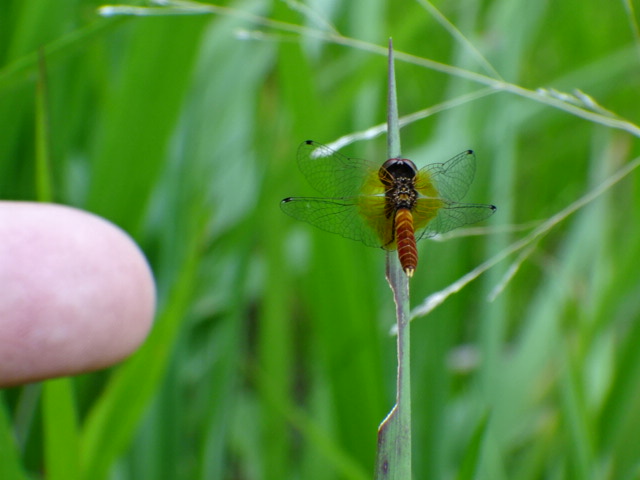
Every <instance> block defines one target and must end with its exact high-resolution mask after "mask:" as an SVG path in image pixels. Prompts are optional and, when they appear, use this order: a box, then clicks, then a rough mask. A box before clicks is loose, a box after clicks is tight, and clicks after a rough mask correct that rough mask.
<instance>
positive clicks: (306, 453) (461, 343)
mask: <svg viewBox="0 0 640 480" xmlns="http://www.w3.org/2000/svg"><path fill="white" fill-rule="evenodd" d="M225 4H226V6H228V7H230V8H232V9H233V10H230V11H226V12H225V11H223V12H220V13H219V14H216V15H200V16H191V15H180V16H171V17H168V16H153V17H113V18H104V17H100V16H99V15H98V13H97V8H98V7H99V6H100V5H102V2H100V1H96V0H75V1H74V0H58V1H56V2H43V1H35V0H30V1H18V0H3V1H2V2H1V3H0V61H1V63H2V66H1V67H0V122H1V126H0V197H1V198H2V199H22V200H34V199H36V198H38V195H39V193H38V192H39V191H38V189H37V186H36V185H37V183H36V180H35V179H36V176H37V174H39V173H42V172H41V171H39V170H38V169H37V168H36V164H37V163H36V159H37V157H38V155H37V152H38V147H39V143H38V141H37V139H36V134H35V132H36V125H37V124H38V120H37V118H38V117H37V114H36V82H37V78H38V58H37V51H38V49H39V48H41V47H42V48H43V52H44V58H45V62H46V67H47V88H48V93H49V98H48V104H47V111H48V115H49V124H48V125H49V133H50V160H51V175H52V179H53V185H54V191H53V198H54V200H55V201H56V202H60V203H64V204H69V205H74V206H76V207H79V208H82V209H86V210H89V211H91V212H95V213H97V214H99V215H102V216H104V217H106V218H107V219H109V220H111V221H112V222H114V223H116V224H117V225H119V226H121V227H122V228H124V229H125V230H126V231H127V232H129V233H130V234H131V235H132V236H133V237H134V238H135V239H136V241H137V242H138V243H139V245H140V246H141V247H142V249H143V250H144V252H145V254H146V255H147V258H148V259H149V262H150V264H151V266H152V268H153V271H154V273H155V278H156V281H157V286H158V292H159V306H158V315H157V319H156V323H155V326H154V330H153V332H152V334H151V336H150V338H149V339H148V341H147V343H146V344H145V345H144V347H143V348H142V349H141V350H140V351H139V352H138V353H137V354H136V355H134V356H133V357H132V358H131V359H129V360H127V361H126V362H124V363H123V364H122V365H119V366H116V367H114V368H112V369H110V370H108V371H103V372H98V373H95V374H90V375H85V376H81V377H78V378H73V379H62V380H56V381H51V382H45V383H43V384H41V385H29V386H25V387H21V388H14V389H9V390H6V391H4V392H0V399H1V400H2V402H1V403H0V405H1V408H0V478H2V479H26V478H50V479H57V478H60V479H65V480H69V479H161V478H162V479H164V478H167V479H199V478H202V479H225V480H227V479H228V480H254V479H306V480H313V479H367V478H373V465H374V457H375V448H376V430H377V426H378V424H379V422H380V421H381V420H382V419H383V418H384V416H385V415H386V414H387V412H388V411H389V410H390V409H391V407H392V405H393V401H394V396H395V369H396V357H395V338H394V337H392V336H390V335H389V330H390V328H391V326H392V325H393V323H394V316H393V315H394V314H393V304H392V300H391V293H390V291H389V289H388V286H387V285H386V282H385V279H384V252H383V251H382V250H376V249H371V248H367V247H365V246H363V245H361V244H358V243H356V242H352V241H349V240H346V239H343V238H341V237H339V236H334V235H330V234H327V233H324V232H322V231H318V230H316V229H314V228H313V227H311V226H309V225H306V224H299V223H296V222H295V221H293V220H292V219H291V218H289V217H287V216H286V215H284V214H283V213H282V212H281V211H280V209H279V201H280V200H281V199H282V198H284V197H287V196H290V195H304V194H312V190H311V188H310V187H309V186H308V185H307V184H306V181H305V179H304V178H303V177H302V175H301V174H300V172H299V171H298V169H297V165H296V161H295V152H296V149H297V146H298V145H299V144H300V142H302V141H303V140H306V139H308V138H310V139H314V140H316V141H319V142H322V143H329V142H332V141H334V140H336V139H337V138H339V137H341V136H343V135H348V134H352V133H354V132H358V131H361V130H364V129H366V128H369V127H371V126H374V125H377V124H380V123H382V122H384V120H385V103H386V77H385V76H386V58H385V56H384V47H385V45H386V42H387V39H388V38H389V37H390V36H392V37H393V39H394V44H395V48H396V50H397V51H398V52H405V53H409V54H411V55H413V56H414V57H412V58H413V60H414V61H409V60H411V59H410V58H408V57H406V56H404V57H403V56H402V54H401V53H398V59H397V65H396V70H397V72H396V75H397V77H396V81H397V88H398V97H399V108H400V114H401V115H406V114H410V113H413V112H416V111H419V110H422V109H426V108H430V107H437V106H439V105H442V104H443V102H453V103H445V104H444V106H443V108H436V110H437V111H436V112H434V114H433V115H431V116H428V117H427V118H425V119H422V120H419V121H415V122H412V123H410V124H409V125H407V126H405V127H404V128H403V129H402V142H403V143H402V145H403V151H404V154H405V156H407V157H409V158H411V159H413V160H414V161H415V162H416V163H417V164H418V165H419V166H422V165H425V164H428V163H433V162H442V161H445V160H447V159H448V158H449V157H451V156H453V155H455V154H456V153H459V152H461V151H463V150H465V149H468V148H472V149H474V150H475V151H476V155H477V158H478V168H477V173H476V180H475V182H474V185H473V188H472V190H471V192H470V193H469V194H468V195H467V198H466V200H469V201H471V202H479V203H494V204H496V205H497V206H498V212H497V213H496V214H495V215H494V216H493V217H492V218H491V219H490V221H489V222H486V223H485V224H484V225H482V226H483V227H485V228H484V229H482V230H481V231H480V232H478V231H476V230H472V231H462V233H463V234H464V233H473V235H462V236H459V237H454V238H450V239H448V241H445V242H439V241H424V242H421V244H420V254H421V263H420V266H419V268H418V270H417V272H416V275H415V276H414V278H413V280H412V282H411V288H412V304H413V305H419V304H420V303H422V302H423V301H424V300H425V298H427V297H428V295H430V294H432V293H434V292H437V291H439V290H440V289H443V288H445V287H446V286H447V285H449V284H451V283H452V282H454V281H455V280H457V279H458V278H460V277H461V276H462V275H464V274H465V273H467V272H469V271H471V270H472V269H474V268H475V267H476V266H478V265H479V264H481V263H482V262H483V261H485V260H486V259H489V258H492V257H493V256H494V255H500V254H501V253H504V252H506V251H507V249H508V248H509V246H510V245H511V244H512V243H513V242H516V241H518V240H520V239H522V238H525V237H526V236H527V235H529V234H530V232H531V231H532V229H533V228H535V227H536V226H538V225H540V223H539V222H544V221H549V222H550V223H549V225H550V226H552V228H551V229H550V230H549V231H548V233H547V234H546V235H541V236H538V237H536V238H535V239H534V240H533V241H532V242H530V243H528V244H527V246H526V250H525V251H524V253H523V254H522V255H521V256H518V255H520V254H521V252H522V251H519V252H517V253H513V254H511V255H509V256H507V258H506V259H505V260H503V261H502V262H498V263H497V264H496V265H495V266H493V268H491V269H489V270H488V271H487V272H486V273H485V274H483V275H482V276H480V277H479V278H478V279H477V280H475V281H474V282H471V283H470V284H469V285H468V286H466V288H464V289H462V290H461V291H460V292H459V293H456V294H455V295H452V296H451V297H449V298H447V299H446V301H445V302H444V303H443V304H442V305H440V306H439V307H438V308H436V309H435V310H434V311H432V312H431V313H430V314H429V315H427V316H423V317H419V318H417V319H416V320H415V321H414V322H413V324H412V376H413V384H412V390H413V392H412V393H413V395H412V399H413V409H414V412H413V440H414V444H413V469H414V478H416V479H454V478H459V479H463V478H477V479H491V480H499V479H543V478H544V479H637V478H640V358H639V356H640V348H638V343H639V342H640V323H639V322H638V319H639V318H640V273H639V266H640V228H639V225H640V223H639V222H638V215H639V213H638V212H639V210H640V209H639V208H638V205H639V200H640V199H639V198H638V197H639V194H640V192H639V191H638V180H639V179H638V175H637V173H635V172H633V171H631V173H630V174H628V175H625V176H624V177H623V179H622V180H621V181H620V182H619V183H617V184H616V185H615V186H614V187H613V188H611V189H609V190H607V191H606V193H604V194H602V195H599V196H597V198H596V199H595V200H594V201H593V202H591V203H589V204H588V205H585V206H583V207H582V208H580V209H578V211H577V212H576V213H574V214H573V215H571V216H569V217H568V218H567V219H566V220H564V221H557V222H556V221H555V220H554V218H553V215H554V214H556V213H557V212H559V211H561V210H562V209H564V208H566V207H568V206H570V205H571V204H572V203H573V202H575V201H576V200H577V199H579V198H581V197H582V196H583V195H586V194H588V193H589V192H592V191H593V190H594V189H595V188H597V186H598V185H600V184H601V183H602V182H603V181H606V180H607V179H610V178H612V175H614V172H616V171H617V170H618V169H620V168H624V166H625V165H629V164H630V162H632V161H633V159H634V157H635V156H636V155H638V145H637V142H635V141H634V138H633V137H634V135H637V134H638V129H637V127H634V126H633V124H632V123H629V124H625V123H622V122H620V123H617V124H615V125H613V127H614V128H612V127H610V126H607V125H606V124H607V122H608V120H607V118H611V116H609V115H608V114H607V113H606V112H604V113H603V112H596V114H595V115H589V113H586V110H585V109H584V108H583V107H584V105H582V104H580V102H579V101H578V100H577V99H575V98H574V99H570V98H568V100H570V101H574V102H577V106H574V107H570V106H567V105H566V104H563V103H562V101H561V99H560V100H559V99H558V97H557V96H553V95H550V94H544V95H543V94H536V93H535V92H536V89H538V88H547V89H557V90H558V91H561V92H565V93H568V94H569V93H571V92H573V91H574V89H580V90H581V91H583V92H585V93H587V94H588V95H590V96H592V97H593V98H594V99H595V100H596V101H597V102H598V103H599V104H600V105H603V106H604V107H605V108H606V109H608V110H611V111H613V112H616V114H617V115H619V116H620V117H621V118H623V119H628V120H629V122H634V121H637V117H638V112H639V111H640V95H638V93H639V81H640V43H639V42H638V38H637V35H636V34H635V32H637V22H636V13H635V12H634V10H633V9H634V7H637V5H633V3H632V2H631V0H628V1H624V0H623V1H616V2H612V1H609V0H585V1H571V0H565V1H559V2H544V1H526V0H486V1H482V0H466V1H453V0H442V1H437V2H435V5H436V6H437V7H438V8H439V9H440V11H441V12H442V14H444V15H445V16H446V17H447V18H448V19H449V20H450V21H451V22H452V24H453V25H455V27H456V28H457V29H459V30H457V32H458V33H456V30H452V28H451V26H450V25H447V24H446V22H443V21H442V20H441V19H438V16H437V14H436V13H434V12H433V11H432V10H431V9H430V8H429V6H428V4H427V3H426V2H424V1H409V0H401V1H399V2H391V1H384V0H358V1H350V2H337V1H324V2H323V1H309V2H308V3H305V4H299V3H294V2H284V1H266V0H262V1H260V0H255V1H250V0H249V1H235V2H234V1H230V2H225ZM251 15H255V17H251ZM266 18H269V19H272V20H277V21H278V22H283V23H277V24H276V23H269V22H265V21H264V19H266ZM291 27H294V28H291ZM336 32H340V34H341V35H344V37H338V36H337V33H336ZM463 37H464V38H466V41H465V40H463ZM354 40H357V42H356V41H354ZM374 45H375V46H379V48H378V47H376V48H372V46H374ZM483 57H484V60H483ZM422 59H430V60H434V61H437V62H442V64H441V65H451V66H456V67H459V68H461V69H464V71H470V72H476V73H479V74H481V75H484V77H482V79H480V81H481V82H484V84H482V83H479V82H478V81H473V80H471V79H465V78H462V77H461V76H460V75H458V73H459V71H437V70H434V69H433V68H429V66H428V65H427V66H425V65H424V64H421V61H422ZM438 68H440V67H438ZM456 72H458V73H456ZM502 81H504V82H509V83H502ZM487 85H490V86H492V87H493V90H491V94H489V92H488V91H484V89H486V88H487ZM517 87H522V88H524V89H528V90H526V91H524V90H520V91H518V90H517ZM549 91H550V90H549ZM475 94H477V95H475ZM469 95H475V97H474V98H475V100H471V97H469ZM609 123H610V122H609ZM617 127H621V128H617ZM625 130H626V131H625ZM342 151H343V152H344V153H345V154H347V155H350V156H357V157H363V158H369V159H372V160H375V161H379V162H383V161H384V160H385V159H386V158H385V154H384V152H385V138H384V136H379V137H377V138H374V139H368V140H365V141H358V142H355V143H353V144H351V145H349V146H347V147H345V148H344V149H343V150H342ZM631 165H632V166H635V164H631ZM477 233H480V234H479V235H477ZM518 267H519V268H518ZM497 287H503V288H502V289H501V291H500V292H499V295H497V297H496V298H495V299H494V300H493V301H491V302H490V301H489V298H488V297H489V295H490V294H491V293H492V292H494V291H495V289H496V288H497Z"/></svg>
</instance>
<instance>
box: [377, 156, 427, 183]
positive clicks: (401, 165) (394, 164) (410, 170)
mask: <svg viewBox="0 0 640 480" xmlns="http://www.w3.org/2000/svg"><path fill="white" fill-rule="evenodd" d="M417 172H418V168H417V167H416V164H415V163H413V162H412V161H411V160H409V159H408V158H390V159H389V160H387V161H386V162H384V163H383V164H382V167H380V171H379V172H378V175H379V177H380V179H381V180H382V181H383V183H384V182H385V178H388V176H389V175H391V177H393V178H394V179H398V178H401V177H404V178H413V177H415V176H416V173H417Z"/></svg>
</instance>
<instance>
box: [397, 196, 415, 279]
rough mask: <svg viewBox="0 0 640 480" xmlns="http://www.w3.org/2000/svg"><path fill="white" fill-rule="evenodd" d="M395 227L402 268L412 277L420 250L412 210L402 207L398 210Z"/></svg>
mask: <svg viewBox="0 0 640 480" xmlns="http://www.w3.org/2000/svg"><path fill="white" fill-rule="evenodd" d="M395 229H396V232H395V233H396V245H397V246H398V258H399V259H400V265H402V269H403V270H404V271H405V273H406V274H407V276H409V277H411V276H413V272H414V270H415V269H416V267H417V266H418V250H417V248H416V237H415V235H414V232H413V215H411V210H408V209H406V208H400V209H399V210H398V211H397V212H396V221H395Z"/></svg>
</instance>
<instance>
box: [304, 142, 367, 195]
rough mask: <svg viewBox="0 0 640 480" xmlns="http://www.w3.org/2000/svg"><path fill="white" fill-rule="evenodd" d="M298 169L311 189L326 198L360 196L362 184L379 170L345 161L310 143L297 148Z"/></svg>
mask: <svg viewBox="0 0 640 480" xmlns="http://www.w3.org/2000/svg"><path fill="white" fill-rule="evenodd" d="M298 166H299V167H300V171H301V172H302V173H303V174H304V176H305V177H306V178H307V180H308V182H309V183H310V184H311V186H312V187H313V188H315V189H316V190H317V191H318V192H320V193H321V194H322V195H325V196H327V197H351V196H355V195H361V194H362V193H363V191H362V189H363V187H364V185H365V183H367V182H371V178H373V177H374V176H375V178H377V174H378V168H379V166H377V165H376V164H375V163H373V162H370V161H368V160H363V159H360V158H349V157H347V156H345V155H342V154H341V153H338V152H335V151H333V150H331V149H330V148H329V147H325V146H324V145H321V144H319V143H316V142H314V141H312V140H307V141H305V142H303V143H302V144H301V145H300V147H299V148H298ZM365 193H367V192H365Z"/></svg>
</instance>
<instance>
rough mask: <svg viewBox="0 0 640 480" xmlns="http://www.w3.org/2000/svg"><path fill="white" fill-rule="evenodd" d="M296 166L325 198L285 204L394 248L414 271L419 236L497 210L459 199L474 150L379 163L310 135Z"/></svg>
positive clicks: (313, 220)
mask: <svg viewBox="0 0 640 480" xmlns="http://www.w3.org/2000/svg"><path fill="white" fill-rule="evenodd" d="M298 166H299V167H300V170H301V171H302V173H303V174H304V175H305V177H306V178H307V180H308V181H309V183H310V184H311V186H313V187H314V188H315V189H316V190H318V191H319V192H320V193H321V194H322V195H324V197H288V198H285V199H284V200H282V202H281V207H282V210H283V211H284V212H285V213H286V214H288V215H291V216H292V217H294V218H296V219H298V220H303V221H305V222H308V223H310V224H312V225H315V226H316V227H318V228H321V229H322V230H326V231H328V232H332V233H337V234H339V235H342V236H343V237H346V238H351V239H353V240H358V241H360V242H362V243H364V244H365V245H368V246H371V247H382V248H384V249H385V250H396V249H397V250H398V257H399V259H400V264H401V265H402V268H403V270H404V271H405V273H406V274H407V275H408V276H409V277H411V276H413V273H414V271H415V269H416V268H417V266H418V251H417V248H416V242H417V241H418V240H421V239H423V238H428V237H432V236H434V235H437V234H441V233H445V232H448V231H450V230H453V229H454V228H458V227H461V226H463V225H468V224H470V223H475V222H479V221H480V220H484V219H486V218H487V217H489V216H491V215H492V214H493V213H494V212H495V211H496V207H495V206H494V205H484V204H474V203H460V200H462V198H463V197H464V196H465V195H466V193H467V191H468V190H469V186H470V185H471V182H472V181H473V177H474V175H475V155H474V154H473V152H472V151H471V150H466V151H464V152H462V153H460V154H458V155H456V156H455V157H453V158H452V159H451V160H449V161H447V162H445V163H433V164H430V165H427V166H425V167H423V168H421V169H418V168H417V167H416V165H415V164H414V163H413V162H412V161H411V160H409V159H406V158H390V159H389V160H387V161H386V162H384V163H383V164H382V166H380V165H379V164H376V163H374V162H371V161H368V160H363V159H357V158H349V157H346V156H344V155H342V154H341V153H338V152H335V151H333V150H331V149H330V148H329V147H326V146H324V145H321V144H319V143H316V142H314V141H312V140H307V141H305V142H303V143H302V145H300V148H299V149H298Z"/></svg>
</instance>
